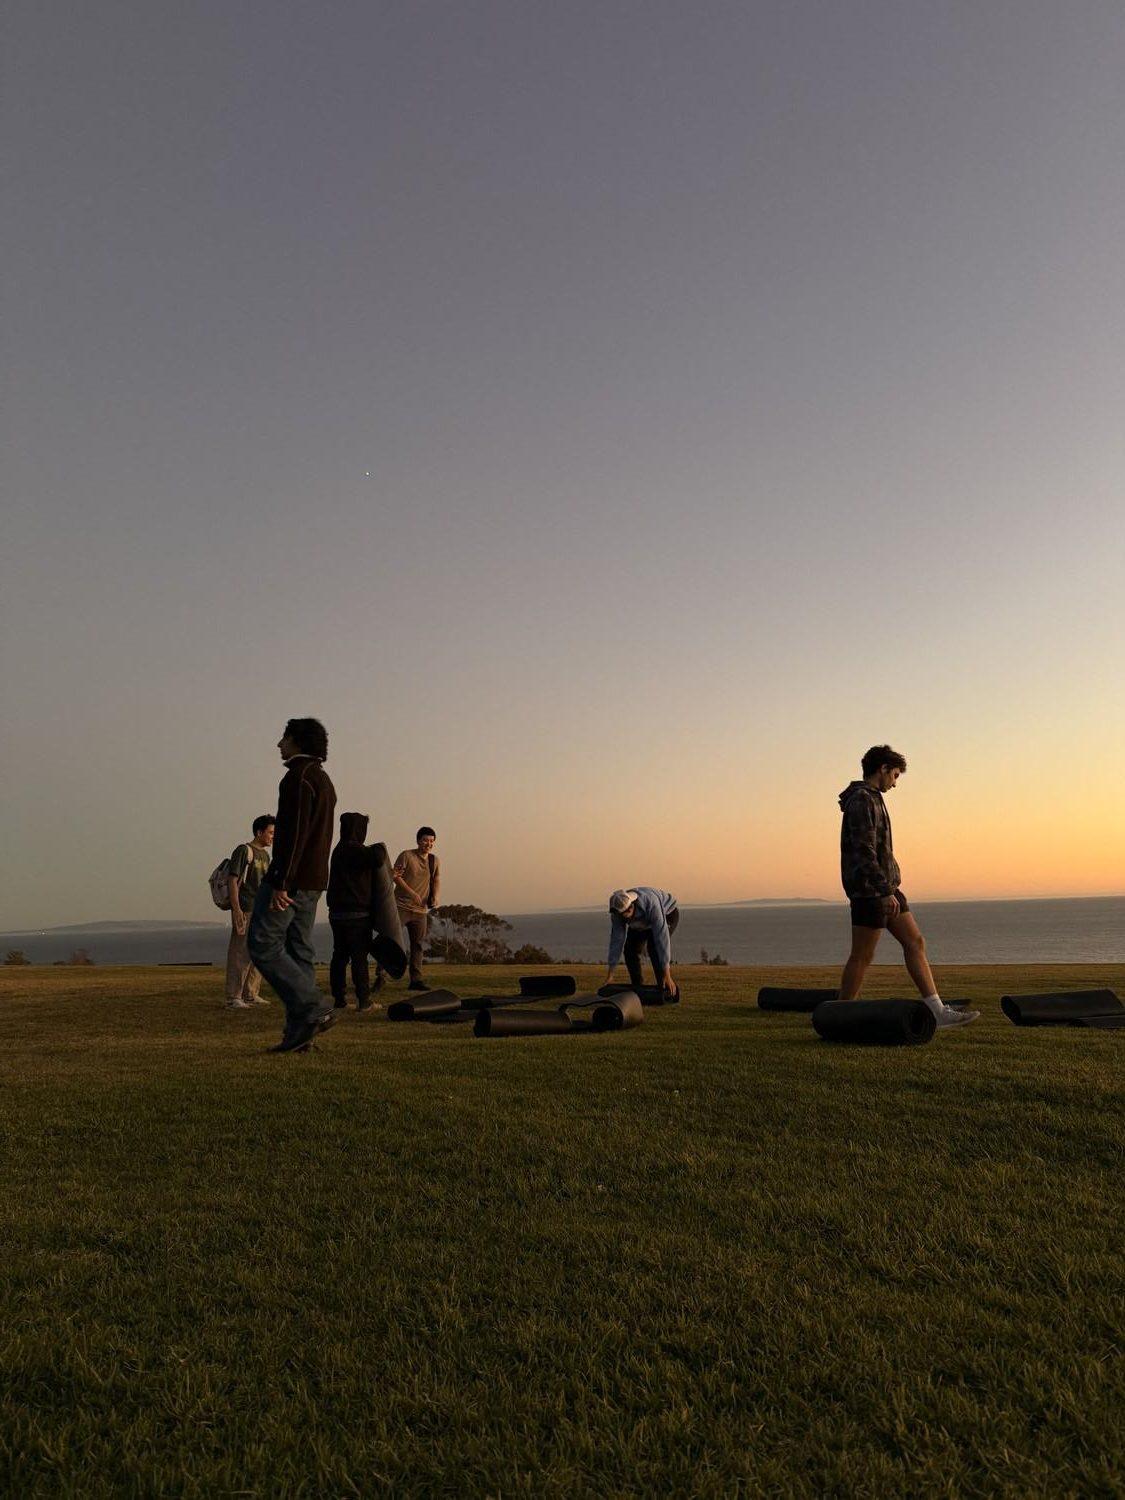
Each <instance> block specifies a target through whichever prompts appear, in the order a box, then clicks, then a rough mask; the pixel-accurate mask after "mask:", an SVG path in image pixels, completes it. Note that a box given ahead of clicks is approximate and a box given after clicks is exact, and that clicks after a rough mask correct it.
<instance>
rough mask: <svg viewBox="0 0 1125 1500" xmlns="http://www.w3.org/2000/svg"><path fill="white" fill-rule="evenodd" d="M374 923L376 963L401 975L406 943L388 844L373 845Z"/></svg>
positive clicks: (393, 974) (395, 976)
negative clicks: (399, 916) (392, 877)
mask: <svg viewBox="0 0 1125 1500" xmlns="http://www.w3.org/2000/svg"><path fill="white" fill-rule="evenodd" d="M371 925H372V926H373V927H374V929H375V936H374V937H373V938H372V940H371V952H372V954H373V955H374V957H375V961H376V963H377V964H378V965H379V966H380V968H383V969H386V971H387V973H388V974H389V975H390V976H391V978H392V979H401V978H402V976H403V975H404V974H405V973H406V962H407V959H406V945H405V943H404V941H403V936H402V924H401V923H400V922H399V919H398V905H397V903H396V901H395V886H394V881H393V880H392V879H391V859H390V855H389V854H388V853H387V846H386V844H372V846H371Z"/></svg>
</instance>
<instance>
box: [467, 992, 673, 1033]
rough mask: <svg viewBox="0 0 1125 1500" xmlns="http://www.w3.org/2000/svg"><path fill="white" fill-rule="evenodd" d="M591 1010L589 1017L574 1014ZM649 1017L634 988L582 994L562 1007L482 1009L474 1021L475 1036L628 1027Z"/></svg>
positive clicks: (625, 1029) (636, 1024)
mask: <svg viewBox="0 0 1125 1500" xmlns="http://www.w3.org/2000/svg"><path fill="white" fill-rule="evenodd" d="M572 1010H588V1011H589V1012H590V1015H589V1017H586V1016H572V1015H571V1014H570V1012H571V1011H572ZM644 1018H645V1013H644V1007H643V1006H642V1004H641V1002H640V999H639V998H638V997H637V995H636V994H634V992H633V991H632V990H630V991H628V992H627V993H625V994H619V995H613V996H611V997H610V998H608V999H607V998H606V997H605V996H602V995H580V996H579V997H578V999H576V1000H572V1001H570V1002H569V1003H568V1004H567V1005H561V1006H560V1007H559V1008H558V1010H524V1009H522V1008H518V1009H517V1008H512V1009H502V1010H482V1011H479V1012H478V1013H477V1018H476V1021H475V1023H474V1025H473V1035H474V1036H563V1035H569V1034H570V1033H571V1032H576V1031H587V1032H595V1031H627V1030H629V1029H630V1028H631V1027H633V1026H639V1025H640V1024H641V1022H642V1021H643V1020H644Z"/></svg>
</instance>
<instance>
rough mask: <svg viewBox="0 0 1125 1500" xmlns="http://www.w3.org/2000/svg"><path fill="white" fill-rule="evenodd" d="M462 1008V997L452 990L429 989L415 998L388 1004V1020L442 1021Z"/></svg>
mask: <svg viewBox="0 0 1125 1500" xmlns="http://www.w3.org/2000/svg"><path fill="white" fill-rule="evenodd" d="M460 1009H461V997H460V995H455V994H454V993H453V991H452V990H429V991H428V992H427V993H426V994H424V995H419V996H418V997H417V999H415V1000H396V1001H395V1002H394V1004H393V1005H388V1006H387V1020H388V1021H441V1020H447V1019H448V1018H449V1017H450V1016H455V1015H456V1014H457V1012H458V1011H459V1010H460Z"/></svg>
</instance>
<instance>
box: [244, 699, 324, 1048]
mask: <svg viewBox="0 0 1125 1500" xmlns="http://www.w3.org/2000/svg"><path fill="white" fill-rule="evenodd" d="M277 748H278V750H280V752H281V758H282V760H283V761H284V762H285V775H284V776H283V777H282V779H281V786H280V787H279V788H278V794H277V822H276V825H275V828H274V841H273V858H272V860H271V861H270V864H269V868H268V869H267V870H266V873H265V875H264V876H263V878H262V883H261V885H260V886H259V888H258V895H257V897H256V899H255V901H254V914H253V916H252V917H251V918H250V930H249V932H248V933H247V935H246V945H247V947H248V949H249V951H250V957H251V958H252V959H253V960H254V963H255V964H256V966H257V967H258V968H259V969H260V970H261V971H262V973H263V974H264V975H265V977H266V978H267V979H268V980H269V982H270V984H271V985H272V986H273V988H274V989H275V990H276V991H277V993H278V995H279V996H280V998H281V1002H282V1004H283V1005H284V1006H285V1030H284V1032H283V1033H282V1037H281V1041H280V1042H279V1043H278V1044H277V1046H276V1047H274V1048H272V1049H271V1050H272V1051H274V1052H299V1051H303V1050H304V1049H305V1048H307V1047H308V1046H309V1045H310V1044H311V1042H312V1041H313V1039H314V1038H315V1037H316V1036H317V1035H318V1034H319V1033H320V1032H321V1031H326V1030H327V1029H328V1027H329V1026H330V1025H331V1024H332V1022H333V1021H334V1020H335V1014H334V1012H333V1010H332V1008H331V1007H330V1006H326V1005H325V1002H324V996H323V995H322V994H321V992H320V990H319V988H318V986H317V982H316V968H315V965H316V950H315V948H314V947H313V943H312V931H313V923H314V922H315V921H316V908H317V906H318V904H319V902H320V896H321V892H322V891H323V890H324V888H325V887H326V886H327V884H328V851H329V849H330V848H331V847H332V825H333V823H334V822H335V818H334V813H335V811H336V790H335V788H334V787H333V785H332V782H331V781H330V780H329V778H328V775H327V773H326V772H325V769H324V762H325V761H326V760H327V759H328V734H327V731H326V730H325V728H324V725H323V724H321V723H320V721H319V720H318V719H290V720H289V722H288V724H286V726H285V733H284V734H283V735H282V736H281V738H280V740H278V742H277Z"/></svg>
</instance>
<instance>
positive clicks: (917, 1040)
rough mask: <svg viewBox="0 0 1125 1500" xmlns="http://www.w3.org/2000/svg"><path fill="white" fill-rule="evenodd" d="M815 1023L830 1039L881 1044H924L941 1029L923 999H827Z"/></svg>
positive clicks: (824, 1038)
mask: <svg viewBox="0 0 1125 1500" xmlns="http://www.w3.org/2000/svg"><path fill="white" fill-rule="evenodd" d="M812 1023H813V1027H814V1029H815V1030H816V1034H817V1036H819V1037H822V1038H823V1040H824V1041H826V1042H866V1043H869V1044H873V1045H875V1046H881V1047H920V1046H922V1044H923V1043H925V1042H928V1041H931V1040H932V1039H933V1035H934V1032H935V1031H936V1030H937V1022H936V1020H935V1019H934V1014H933V1011H931V1010H930V1008H929V1006H928V1005H925V1004H924V1003H923V1002H922V1001H921V1000H825V1001H824V1002H823V1003H822V1004H820V1005H818V1006H817V1008H816V1009H815V1010H814V1011H813V1013H812Z"/></svg>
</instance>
